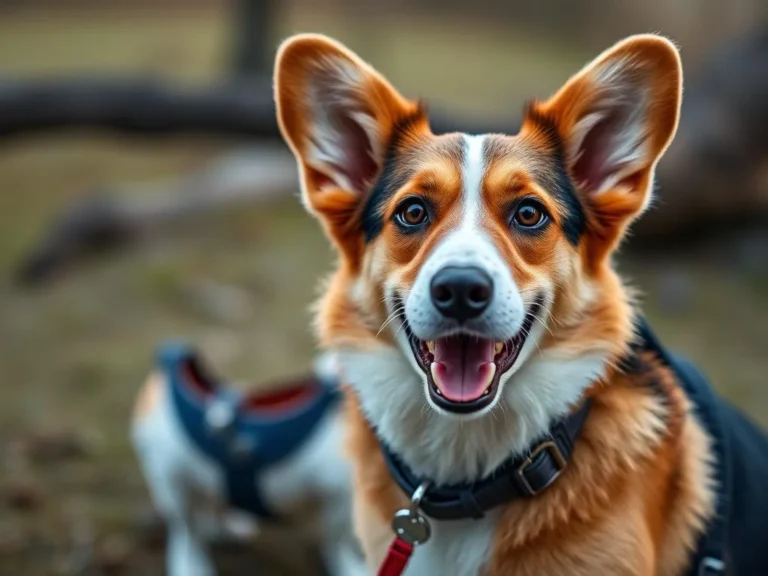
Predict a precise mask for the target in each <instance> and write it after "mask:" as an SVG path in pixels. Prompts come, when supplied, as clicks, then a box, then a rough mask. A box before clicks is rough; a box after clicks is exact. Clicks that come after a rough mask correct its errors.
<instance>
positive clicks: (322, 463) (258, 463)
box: [131, 343, 365, 576]
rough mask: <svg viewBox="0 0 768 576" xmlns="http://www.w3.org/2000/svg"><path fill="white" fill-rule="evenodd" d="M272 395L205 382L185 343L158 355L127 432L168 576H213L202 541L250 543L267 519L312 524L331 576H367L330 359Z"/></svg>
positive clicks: (273, 389) (201, 368) (325, 358)
mask: <svg viewBox="0 0 768 576" xmlns="http://www.w3.org/2000/svg"><path fill="white" fill-rule="evenodd" d="M262 388H265V387H262ZM269 388H270V389H266V388H265V389H263V390H260V391H259V392H258V393H251V394H247V395H245V394H237V393H235V392H234V391H233V389H231V388H229V387H227V386H225V385H223V384H221V383H219V382H217V380H216V379H214V378H212V377H211V376H210V375H209V373H208V371H207V370H206V368H205V367H204V365H203V362H202V360H201V359H200V356H199V354H198V353H197V352H196V351H195V350H194V349H193V348H191V347H190V346H188V345H185V344H183V343H168V344H166V345H164V346H162V347H161V348H160V351H159V352H158V361H157V366H156V368H155V370H154V371H153V372H152V373H151V374H150V376H149V377H148V378H147V380H146V382H145V384H144V386H143V387H142V389H141V391H140V393H139V395H138V399H137V401H136V407H135V410H134V418H133V423H132V431H131V436H132V440H133V445H134V447H135V451H136V453H137V455H138V458H139V462H140V464H141V467H142V470H143V472H144V476H145V478H146V480H147V483H148V485H149V488H150V493H151V496H152V498H153V500H154V503H155V505H156V508H157V510H158V511H159V513H160V514H161V515H162V516H163V518H164V519H165V521H166V523H167V526H168V548H167V552H166V573H167V574H168V575H169V576H212V575H214V574H215V573H216V570H215V566H214V563H213V561H212V559H211V557H210V554H209V550H208V544H209V542H210V541H212V540H215V539H233V538H234V539H240V540H244V539H248V538H250V537H253V536H255V535H256V534H257V531H258V526H259V523H260V522H262V521H273V520H278V521H285V520H299V521H301V523H302V525H305V526H312V524H313V523H315V524H319V525H318V526H317V528H318V529H319V530H318V531H319V540H320V542H321V551H322V553H323V558H324V561H325V564H326V568H327V569H328V570H329V572H330V574H333V575H340V576H357V575H360V574H364V573H365V568H364V565H363V560H362V557H361V554H360V552H359V547H358V546H357V543H356V541H355V539H354V536H353V533H352V524H351V497H350V493H349V485H350V470H349V464H348V463H347V461H346V460H345V459H344V458H343V455H342V451H341V449H340V443H341V427H342V420H341V411H340V409H341V407H340V404H339V402H338V400H339V394H340V392H339V388H338V382H337V378H336V372H335V369H334V368H333V360H332V358H331V356H329V355H326V356H322V357H320V358H318V360H317V362H316V368H315V373H314V374H313V375H311V376H308V377H305V378H300V379H296V380H295V381H291V382H284V383H281V384H278V385H275V386H272V387H269ZM309 504H313V506H310V505H309ZM313 514H314V516H316V517H313ZM256 573H258V570H257V571H256ZM318 573H322V568H320V567H318Z"/></svg>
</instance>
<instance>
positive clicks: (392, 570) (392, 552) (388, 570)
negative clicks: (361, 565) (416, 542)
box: [378, 536, 413, 576]
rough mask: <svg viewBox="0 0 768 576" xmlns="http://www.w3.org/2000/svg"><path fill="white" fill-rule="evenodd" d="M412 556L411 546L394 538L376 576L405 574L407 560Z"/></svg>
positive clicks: (400, 539) (398, 538)
mask: <svg viewBox="0 0 768 576" xmlns="http://www.w3.org/2000/svg"><path fill="white" fill-rule="evenodd" d="M412 554H413V544H408V542H406V541H405V540H403V539H402V538H400V537H399V536H398V537H396V538H395V539H394V540H393V541H392V544H391V545H390V546H389V550H388V551H387V556H386V558H384V562H382V563H381V566H380V567H379V572H378V576H400V575H401V574H402V573H403V572H405V567H406V566H407V565H408V560H410V559H411V555H412Z"/></svg>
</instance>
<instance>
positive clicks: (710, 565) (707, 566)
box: [699, 556, 725, 576]
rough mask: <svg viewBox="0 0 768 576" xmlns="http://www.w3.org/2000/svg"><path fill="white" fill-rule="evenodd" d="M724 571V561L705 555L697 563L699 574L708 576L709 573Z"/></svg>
mask: <svg viewBox="0 0 768 576" xmlns="http://www.w3.org/2000/svg"><path fill="white" fill-rule="evenodd" d="M724 572H725V562H723V561H722V560H718V559H717V558H712V557H711V556H707V557H706V558H703V559H702V561H701V563H700V564H699V576H709V575H710V574H722V573H724Z"/></svg>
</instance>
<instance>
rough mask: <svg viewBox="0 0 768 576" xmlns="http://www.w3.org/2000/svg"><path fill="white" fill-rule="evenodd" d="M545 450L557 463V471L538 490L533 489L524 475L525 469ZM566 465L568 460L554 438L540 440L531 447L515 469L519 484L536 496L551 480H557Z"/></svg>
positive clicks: (530, 494) (529, 494)
mask: <svg viewBox="0 0 768 576" xmlns="http://www.w3.org/2000/svg"><path fill="white" fill-rule="evenodd" d="M545 450H546V451H547V452H548V453H549V455H550V456H552V459H553V460H554V461H555V464H556V465H557V472H556V473H555V474H554V475H553V476H552V478H550V479H549V482H547V483H546V484H545V485H544V486H542V487H541V489H540V490H534V489H533V486H531V484H530V482H528V479H527V478H526V477H525V471H526V470H528V468H529V467H530V466H531V464H533V461H534V460H535V459H536V456H538V455H539V454H540V453H541V452H544V451H545ZM567 465H568V462H567V461H566V459H565V456H563V453H562V452H561V451H560V448H559V447H558V445H557V444H556V443H555V441H554V440H547V441H546V442H542V443H541V444H539V445H538V446H536V448H534V449H533V451H532V452H531V453H530V454H529V455H528V457H527V458H526V459H525V462H523V463H522V464H521V465H520V466H519V467H518V469H517V471H516V474H517V477H518V478H519V480H520V482H521V484H522V485H523V487H524V488H525V490H526V491H527V492H528V496H536V495H537V494H539V493H540V492H543V491H544V490H546V489H547V488H548V487H549V486H550V484H552V482H554V481H555V480H557V479H558V478H559V477H560V474H562V473H563V470H565V467H566V466H567Z"/></svg>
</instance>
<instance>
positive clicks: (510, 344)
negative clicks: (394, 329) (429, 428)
mask: <svg viewBox="0 0 768 576" xmlns="http://www.w3.org/2000/svg"><path fill="white" fill-rule="evenodd" d="M541 306H542V300H541V298H538V299H537V300H536V301H535V302H534V304H533V305H532V306H531V307H530V308H529V310H528V313H527V314H526V316H525V321H524V322H523V325H522V327H521V328H520V330H519V331H518V333H517V335H515V336H514V337H513V338H511V339H510V340H507V341H505V342H500V341H495V340H489V339H486V338H480V337H478V336H475V335H473V334H461V333H459V334H453V335H451V336H446V337H444V338H439V339H437V340H430V341H425V340H419V339H418V338H417V337H416V336H415V335H414V334H413V332H412V331H411V329H410V326H408V322H407V320H406V319H405V317H403V318H402V321H403V324H404V327H405V331H406V334H407V335H408V339H409V341H410V343H411V349H412V350H413V355H414V356H415V358H416V362H417V363H418V365H419V366H420V367H421V369H422V370H423V371H424V373H425V374H426V375H427V385H428V387H429V394H430V397H431V399H432V401H433V402H434V403H435V404H436V405H438V406H439V407H441V408H443V409H444V410H446V411H449V412H456V413H460V414H468V413H471V412H476V411H478V410H482V409H483V408H485V407H486V406H488V405H490V404H491V403H492V402H493V400H494V399H495V398H496V394H497V393H498V389H499V379H500V377H501V375H502V374H504V373H505V372H506V371H507V370H509V369H510V368H511V367H512V366H513V365H514V364H515V361H516V360H517V357H518V356H519V354H520V350H522V348H523V345H524V344H525V341H526V339H527V337H528V334H529V332H530V330H531V326H532V325H533V321H534V320H535V318H536V316H537V314H538V312H539V310H540V308H541Z"/></svg>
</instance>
